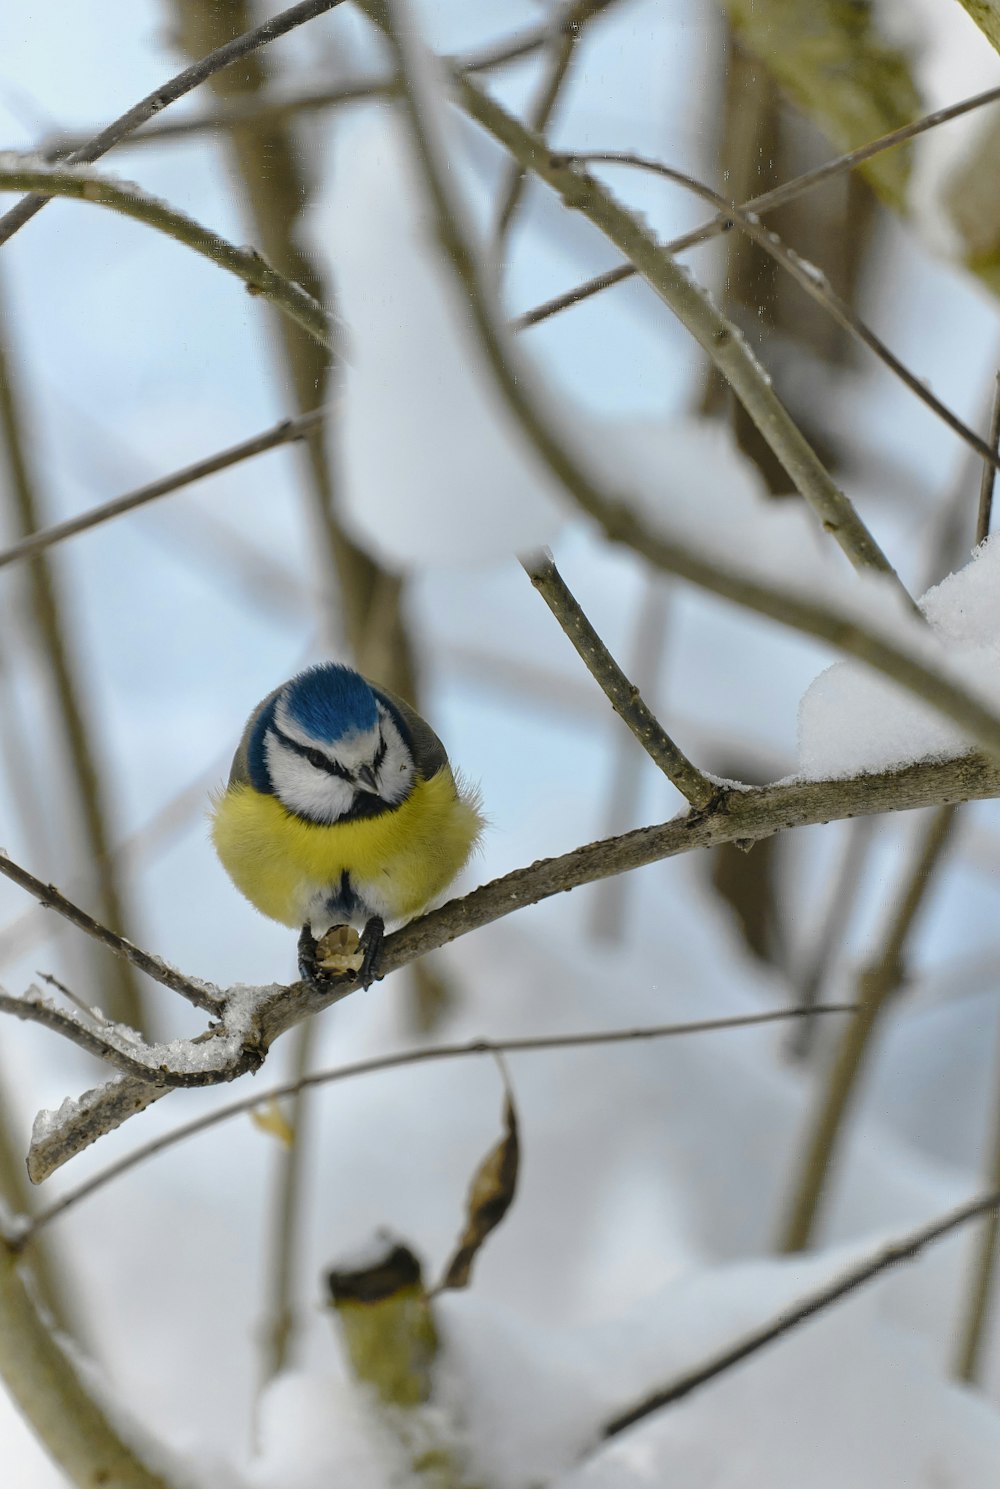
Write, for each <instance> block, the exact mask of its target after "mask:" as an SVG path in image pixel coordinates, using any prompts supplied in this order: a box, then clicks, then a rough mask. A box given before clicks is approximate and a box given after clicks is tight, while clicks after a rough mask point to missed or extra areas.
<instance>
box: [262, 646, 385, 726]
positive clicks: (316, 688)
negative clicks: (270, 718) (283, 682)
mask: <svg viewBox="0 0 1000 1489" xmlns="http://www.w3.org/2000/svg"><path fill="white" fill-rule="evenodd" d="M283 701H284V704H285V708H286V710H287V713H288V717H289V719H290V720H292V721H294V722H295V723H296V724H298V726H299V728H300V729H303V730H305V732H306V733H307V734H309V735H310V736H311V737H312V738H313V739H315V740H317V741H318V742H319V743H321V744H331V745H332V744H336V743H337V741H338V740H340V739H343V737H344V735H345V734H353V733H364V731H365V730H367V729H374V727H375V725H376V724H377V723H378V709H377V707H376V704H375V694H374V693H373V692H372V690H371V688H370V687H369V686H368V684H367V683H366V682H365V680H364V678H363V677H362V676H361V675H360V674H359V673H357V672H355V671H354V670H353V669H352V668H351V667H344V666H341V665H340V663H338V662H322V663H320V665H319V666H317V667H310V668H308V669H307V671H305V672H300V673H299V675H298V677H293V678H292V680H291V682H290V683H288V684H287V686H286V687H285V690H284V698H283Z"/></svg>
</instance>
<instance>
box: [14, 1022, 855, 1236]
mask: <svg viewBox="0 0 1000 1489" xmlns="http://www.w3.org/2000/svg"><path fill="white" fill-rule="evenodd" d="M815 1011H816V1012H818V1013H821V1014H827V1013H853V1012H854V1005H853V1004H852V1003H827V1004H821V1005H820V1007H819V1008H818V1009H817V1010H815ZM800 1013H801V1010H800V1009H796V1008H775V1009H769V1010H768V1011H767V1012H766V1013H741V1014H733V1015H730V1016H728V1017H726V1018H718V1019H696V1020H693V1021H691V1022H687V1023H680V1024H654V1025H650V1026H647V1027H645V1028H635V1029H608V1030H588V1032H587V1033H585V1034H536V1035H528V1036H525V1037H524V1038H522V1039H472V1040H468V1041H467V1042H465V1043H462V1044H439V1045H428V1046H424V1047H421V1048H419V1049H413V1050H404V1051H402V1052H401V1053H399V1054H394V1055H376V1056H375V1057H373V1058H372V1059H369V1060H358V1061H355V1062H354V1063H352V1064H350V1065H341V1066H338V1067H336V1068H335V1069H333V1070H317V1071H314V1072H313V1073H312V1074H311V1075H306V1076H303V1077H299V1078H297V1079H296V1080H294V1081H290V1082H288V1083H287V1084H285V1085H281V1086H273V1087H271V1089H270V1090H267V1091H257V1092H255V1093H254V1095H253V1096H246V1097H243V1098H242V1099H241V1100H240V1101H233V1102H230V1103H229V1104H228V1105H227V1106H224V1107H220V1108H219V1109H218V1110H217V1111H214V1112H207V1113H206V1114H205V1115H204V1116H201V1117H195V1119H194V1120H193V1121H191V1122H186V1123H185V1124H184V1125H183V1126H182V1127H176V1128H175V1129H174V1131H173V1132H168V1133H164V1135H163V1136H162V1137H157V1138H153V1140H152V1141H151V1142H148V1143H145V1144H143V1146H142V1147H141V1148H136V1149H135V1150H134V1152H132V1153H127V1154H126V1155H125V1157H124V1158H119V1159H118V1160H117V1161H116V1162H114V1163H111V1164H109V1165H108V1166H107V1168H105V1169H102V1170H101V1172H100V1173H98V1174H94V1175H93V1177H92V1178H90V1179H86V1180H84V1182H83V1183H82V1184H80V1185H78V1186H77V1188H76V1189H72V1190H70V1191H69V1192H68V1193H67V1194H64V1195H62V1196H61V1198H59V1199H58V1200H56V1201H55V1202H54V1203H53V1204H51V1205H49V1207H48V1208H47V1209H44V1210H39V1212H38V1213H37V1215H34V1216H32V1217H30V1219H27V1220H25V1221H24V1222H23V1224H22V1225H21V1226H20V1227H19V1228H18V1231H17V1235H18V1241H19V1244H20V1245H27V1243H28V1242H29V1241H31V1240H33V1238H34V1237H35V1236H36V1235H37V1234H38V1232H39V1231H41V1230H42V1229H43V1228H44V1227H45V1226H47V1225H48V1224H49V1223H50V1222H51V1221H53V1220H55V1219H57V1218H58V1217H59V1216H60V1215H63V1214H65V1212H66V1211H67V1210H69V1209H72V1207H73V1206H74V1205H77V1204H79V1202H80V1201H81V1200H84V1199H87V1198H88V1197H89V1196H90V1195H91V1194H93V1193H94V1192H95V1191H96V1190H98V1189H102V1188H103V1187H104V1185H105V1184H109V1183H111V1181H112V1180H113V1179H117V1178H120V1177H121V1175H122V1174H125V1173H128V1171H129V1170H130V1169H132V1168H135V1167H137V1166H138V1165H139V1164H140V1163H144V1162H145V1160H146V1159H147V1158H152V1157H154V1156H155V1155H156V1154H157V1153H163V1152H165V1151H166V1149H167V1148H172V1147H173V1146H174V1145H175V1144H176V1143H181V1142H185V1141H186V1140H187V1139H188V1138H189V1137H196V1136H197V1135H198V1134H199V1133H201V1132H205V1131H207V1130H208V1128H210V1127H215V1126H216V1125H217V1124H218V1123H220V1122H228V1121H229V1120H230V1119H231V1118H232V1117H239V1116H243V1115H245V1114H246V1113H247V1112H252V1111H254V1110H255V1109H256V1108H257V1107H259V1106H266V1105H269V1104H270V1103H271V1102H272V1101H284V1100H285V1099H286V1098H288V1097H290V1096H296V1095H298V1094H299V1093H300V1092H301V1091H307V1090H314V1089H316V1088H317V1087H319V1086H328V1085H333V1084H334V1083H336V1082H338V1081H345V1080H351V1079H352V1078H353V1077H354V1076H359V1075H373V1074H375V1073H377V1072H379V1071H385V1070H398V1069H400V1068H401V1067H403V1066H406V1065H424V1064H427V1063H430V1062H434V1061H438V1060H461V1059H466V1058H469V1057H473V1056H482V1055H490V1056H496V1055H498V1054H507V1055H515V1054H533V1053H537V1052H539V1051H544V1050H568V1049H587V1048H603V1047H604V1046H606V1045H614V1044H637V1043H644V1042H645V1041H647V1040H658V1039H674V1038H680V1037H682V1036H686V1035H689V1034H709V1033H714V1032H719V1031H722V1030H725V1029H745V1028H752V1027H755V1026H757V1025H760V1024H773V1023H780V1022H781V1021H783V1020H785V1019H790V1018H797V1017H799V1016H800Z"/></svg>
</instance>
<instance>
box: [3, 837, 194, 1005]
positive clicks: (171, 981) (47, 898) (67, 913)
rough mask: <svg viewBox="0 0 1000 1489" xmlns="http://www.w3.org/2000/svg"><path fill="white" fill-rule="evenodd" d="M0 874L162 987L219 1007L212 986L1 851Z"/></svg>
mask: <svg viewBox="0 0 1000 1489" xmlns="http://www.w3.org/2000/svg"><path fill="white" fill-rule="evenodd" d="M0 874H3V875H4V877H5V878H7V879H12V880H13V881H14V883H15V884H19V885H20V886H21V888H22V889H26V890H27V891H28V893H29V894H32V895H34V897H35V899H36V900H38V901H39V903H40V904H42V905H44V906H46V908H48V909H50V910H55V911H57V912H58V914H60V915H61V916H62V917H63V918H64V919H65V920H68V921H69V922H70V924H71V925H75V926H76V927H77V929H78V930H81V931H83V932H84V933H85V934H86V935H88V936H91V937H92V938H93V939H94V940H95V941H99V942H100V943H101V945H102V946H107V947H109V948H110V949H111V950H112V951H114V952H116V953H117V954H118V955H119V956H122V957H124V958H125V960H126V961H128V962H131V964H132V966H133V967H138V969H139V971H140V972H145V973H146V975H147V977H151V978H152V979H153V981H154V982H159V983H161V984H162V985H163V987H168V988H170V989H171V991H172V992H175V993H180V994H181V996H182V997H183V998H187V1000H188V1002H189V1003H193V1004H194V1006H195V1007H196V1008H201V1009H204V1010H205V1011H206V1012H207V1013H218V1012H219V1011H220V1009H221V1007H222V999H221V998H220V995H219V993H218V991H217V990H216V989H215V988H213V987H211V986H210V985H209V984H208V983H204V982H199V981H197V980H196V979H194V978H191V977H185V976H183V975H182V973H180V972H178V971H176V969H175V968H173V967H170V966H168V965H167V963H166V962H163V961H161V960H160V958H159V957H157V956H152V955H151V954H150V953H149V952H148V951H143V950H142V948H141V947H139V946H134V945H133V944H132V942H131V941H126V940H125V938H124V936H119V935H117V934H116V933H115V932H114V931H112V930H109V929H108V927H107V926H106V925H102V924H101V923H100V921H98V920H95V919H94V917H93V916H92V915H88V914H87V912H86V910H81V909H80V907H79V906H78V905H74V904H73V903H72V901H71V900H68V899H67V898H66V896H65V895H63V894H61V893H60V892H59V890H58V889H56V887H55V885H53V884H43V883H42V881H41V880H40V879H36V878H35V876H34V874H29V873H28V871H27V869H22V868H21V867H20V866H19V865H18V864H16V863H14V862H13V860H12V859H10V858H8V857H7V855H6V854H5V853H2V852H0Z"/></svg>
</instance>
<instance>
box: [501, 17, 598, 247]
mask: <svg viewBox="0 0 1000 1489" xmlns="http://www.w3.org/2000/svg"><path fill="white" fill-rule="evenodd" d="M575 8H576V7H575V6H568V7H567V10H571V9H575ZM580 31H581V26H580V24H579V23H578V24H577V25H576V26H562V27H560V29H559V30H558V31H557V33H556V35H555V38H554V40H553V42H552V44H551V52H550V54H549V57H548V65H547V68H546V72H545V75H544V77H543V78H542V82H541V87H540V88H539V90H538V94H537V97H536V98H535V99H534V100H533V101H532V105H531V108H530V109H529V110H528V122H529V124H530V126H531V128H532V129H534V130H535V131H536V132H537V133H538V134H544V133H545V130H546V127H547V125H548V124H549V121H550V120H551V118H552V113H553V110H554V109H555V106H556V104H557V103H558V101H559V95H560V93H561V92H562V89H563V85H564V84H565V82H566V80H567V78H568V77H569V67H570V63H571V62H572V60H573V53H574V51H575V50H576V44H577V41H578V40H579V37H580ZM527 179H528V178H527V175H526V173H525V171H524V170H523V168H522V167H521V166H520V165H518V163H517V162H516V161H512V162H511V164H510V167H509V169H508V171H507V174H506V176H505V178H504V180H503V182H502V184H501V187H500V191H499V206H498V208H497V215H496V229H495V233H496V238H497V242H498V243H503V242H504V241H505V240H506V238H507V236H508V234H509V232H510V228H511V224H512V223H513V221H514V215H515V213H516V212H517V209H518V207H519V205H520V203H521V197H522V195H523V193H524V187H525V183H526V181H527Z"/></svg>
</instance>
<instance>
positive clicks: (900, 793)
mask: <svg viewBox="0 0 1000 1489" xmlns="http://www.w3.org/2000/svg"><path fill="white" fill-rule="evenodd" d="M997 794H1000V766H997V765H996V764H995V763H993V762H992V761H989V760H987V759H984V758H983V757H982V756H978V755H963V756H960V757H959V758H957V759H954V760H947V761H927V762H923V763H920V764H915V765H908V766H904V767H902V768H900V769H898V770H893V771H883V772H880V773H877V774H872V775H861V776H857V777H854V778H853V779H847V780H841V779H833V780H823V781H796V780H792V781H789V782H785V783H781V784H778V785H776V786H765V787H760V788H749V787H744V788H742V789H739V790H730V792H729V793H728V794H727V795H726V796H725V797H724V798H723V799H721V800H717V802H716V804H715V805H714V806H710V807H709V808H708V809H706V810H703V811H692V812H689V813H688V814H687V815H685V816H682V817H675V818H672V819H671V821H669V822H665V823H661V824H660V825H658V826H655V827H644V828H638V829H636V830H635V831H633V832H628V833H624V834H622V835H621V836H619V837H614V838H606V839H603V840H602V841H600V842H596V843H589V844H587V845H586V846H585V847H582V848H577V849H575V850H574V851H573V852H571V853H565V854H563V855H562V856H561V857H559V858H549V859H541V860H539V861H538V862H537V863H534V864H531V865H530V866H529V867H527V868H523V869H516V870H515V871H514V872H513V873H510V874H505V875H504V876H503V877H502V878H500V879H494V880H493V881H492V882H491V883H489V884H484V885H483V886H482V887H481V888H480V889H476V890H473V892H472V893H471V894H469V895H466V896H465V897H464V898H462V899H455V900H450V901H449V902H448V903H447V904H446V905H442V906H441V907H440V909H437V910H433V911H431V912H430V913H429V914H426V915H423V916H421V917H420V918H419V919H417V920H413V921H410V922H409V924H407V925H405V926H403V927H402V928H401V929H400V930H398V931H394V932H393V933H392V934H391V935H390V936H387V937H386V939H385V941H384V943H383V948H382V956H381V959H380V968H381V971H382V975H383V976H387V975H388V973H390V972H392V971H395V970H396V968H398V967H402V966H405V965H406V964H407V963H409V962H412V961H413V960H415V958H416V957H418V956H423V955H424V954H425V953H426V952H429V951H434V950H436V949H437V948H438V947H441V946H445V945H447V944H448V943H449V942H451V941H454V940H456V939H457V938H458V937H459V936H462V935H466V934H468V933H469V932H470V931H473V930H477V929H480V928H482V927H483V926H486V925H490V924H492V923H493V922H495V921H498V920H501V919H503V917H504V916H506V915H509V914H512V913H513V912H514V911H515V910H519V909H523V908H524V907H525V906H526V905H531V904H536V903H537V902H538V901H539V900H543V899H547V898H549V897H550V896H552V895H555V894H561V893H563V892H565V891H566V890H570V889H576V888H578V887H579V886H580V885H583V884H592V883H594V882H595V881H597V880H599V879H606V878H609V877H611V876H612V875H614V874H621V873H625V872H627V871H628V870H629V869H634V868H641V867H643V866H644V865H645V864H648V863H655V862H659V861H661V860H663V859H667V858H673V857H676V856H678V855H680V854H683V853H687V852H691V851H692V850H694V849H696V848H709V847H714V846H716V845H717V844H719V843H723V842H742V843H747V844H749V843H752V842H754V841H756V840H758V839H760V838H763V837H770V836H771V835H772V834H773V833H776V832H782V831H786V830H788V829H789V828H793V827H803V826H806V825H809V824H814V823H820V822H823V823H825V822H829V821H832V820H834V819H836V818H843V817H854V816H863V815H868V814H877V813H880V812H890V811H909V810H911V809H912V808H914V807H920V806H929V805H935V804H936V805H943V804H946V803H948V802H953V801H968V800H973V799H982V798H986V797H990V796H995V795H997ZM2 864H3V860H0V867H2ZM36 882H37V881H36ZM359 986H360V982H359V979H358V978H357V976H355V975H354V974H349V975H346V976H344V977H339V978H336V979H334V980H333V981H332V982H331V983H330V984H329V985H328V986H326V987H324V988H317V987H315V986H310V985H309V984H306V983H300V982H296V983H291V984H289V985H288V986H287V987H282V986H272V987H261V988H239V989H233V990H230V992H229V993H228V994H223V995H222V996H223V999H224V1002H225V1012H224V1015H223V1025H222V1027H221V1028H220V1029H218V1030H217V1031H213V1033H214V1034H215V1035H216V1037H217V1036H218V1035H223V1036H226V1038H227V1041H228V1043H227V1045H226V1047H225V1048H226V1051H227V1058H226V1059H224V1060H222V1061H220V1060H216V1061H215V1062H209V1061H207V1060H203V1059H201V1058H199V1059H198V1061H197V1068H196V1069H195V1070H193V1071H192V1070H191V1069H190V1068H189V1069H187V1070H184V1069H177V1068H176V1065H177V1061H176V1056H174V1057H170V1056H169V1055H168V1056H166V1057H165V1058H164V1066H163V1068H162V1069H161V1068H158V1069H157V1071H156V1073H155V1080H156V1083H157V1086H158V1087H159V1088H160V1089H159V1090H158V1089H156V1088H155V1087H152V1086H143V1085H142V1084H141V1083H140V1082H137V1081H135V1080H133V1079H132V1078H131V1077H128V1076H126V1077H124V1078H123V1079H121V1080H117V1081H115V1082H113V1083H112V1084H111V1085H110V1086H107V1087H104V1088H101V1089H99V1090H97V1091H93V1092H90V1093H88V1095H87V1097H86V1098H84V1100H83V1102H82V1104H80V1109H79V1110H78V1111H74V1112H73V1113H70V1114H69V1115H68V1116H67V1119H66V1121H65V1122H61V1123H55V1124H53V1122H52V1121H51V1119H50V1120H49V1121H48V1122H47V1123H46V1124H45V1132H44V1140H43V1141H38V1142H34V1143H33V1148H32V1155H31V1157H30V1159H29V1165H30V1169H29V1171H30V1173H31V1176H32V1178H33V1179H34V1180H35V1181H36V1182H37V1181H38V1180H39V1179H41V1178H43V1177H45V1176H46V1175H47V1174H48V1173H51V1172H53V1171H54V1170H55V1168H57V1167H59V1166H60V1165H61V1164H62V1163H65V1162H66V1161H67V1160H68V1159H69V1158H71V1157H73V1156H74V1154H75V1153H78V1152H81V1151H82V1150H83V1149H84V1148H86V1147H88V1146H89V1144H90V1143H92V1142H94V1141H95V1140H96V1139H97V1138H98V1137H100V1136H102V1135H103V1134H104V1133H105V1132H110V1131H112V1130H114V1128H116V1127H118V1126H119V1125H120V1124H121V1123H122V1122H123V1121H125V1120H127V1118H128V1117H130V1116H132V1115H134V1113H135V1112H136V1111H141V1110H143V1109H144V1108H145V1107H146V1106H148V1105H149V1104H150V1102H151V1101H154V1100H156V1099H158V1096H159V1095H162V1094H163V1090H162V1088H163V1087H169V1086H170V1085H178V1086H190V1085H197V1086H202V1085H214V1084H219V1083H222V1082H225V1081H230V1080H233V1079H234V1078H235V1077H236V1076H238V1075H239V1074H240V1073H241V1071H244V1070H248V1069H254V1068H257V1067H259V1065H260V1063H261V1061H262V1060H263V1059H264V1058H265V1056H266V1053H267V1051H268V1050H269V1049H270V1047H271V1045H272V1044H273V1043H274V1042H275V1040H276V1039H278V1038H280V1036H281V1035H282V1034H284V1033H286V1032H287V1031H288V1030H289V1029H291V1028H294V1027H295V1025H296V1024H299V1023H301V1022H302V1020H303V1019H305V1018H308V1017H309V1016H310V1015H311V1014H314V1013H320V1012H322V1011H323V1010H324V1009H326V1008H329V1007H330V1006H331V1005H332V1004H333V1003H336V1002H339V1001H340V999H342V998H345V997H347V996H349V995H350V994H351V993H353V992H356V991H357V989H358V988H359ZM234 998H235V1001H236V1007H235V1008H231V1007H230V1003H231V1000H233V999H234ZM214 1012H215V1013H216V1014H217V1015H218V1014H219V1012H220V1010H219V1009H218V1008H216V1009H214ZM205 1037H206V1036H201V1038H202V1039H203V1038H205ZM151 1049H152V1050H153V1051H154V1052H158V1047H155V1046H153V1047H151Z"/></svg>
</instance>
